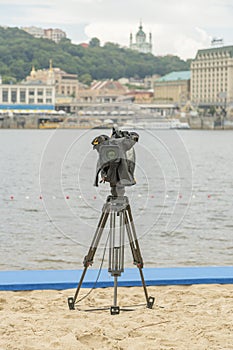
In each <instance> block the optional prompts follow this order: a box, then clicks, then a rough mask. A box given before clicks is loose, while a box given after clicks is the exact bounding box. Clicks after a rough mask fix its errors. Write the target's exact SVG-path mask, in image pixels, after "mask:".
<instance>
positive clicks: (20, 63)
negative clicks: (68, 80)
mask: <svg viewBox="0 0 233 350" xmlns="http://www.w3.org/2000/svg"><path fill="white" fill-rule="evenodd" d="M50 59H52V60H53V65H54V66H55V67H59V68H61V69H63V70H65V71H66V72H67V73H74V74H78V76H79V77H80V78H81V81H82V82H86V83H87V84H88V83H90V79H98V80H99V79H119V78H122V77H125V78H130V77H138V78H144V77H145V76H150V75H153V74H159V75H164V74H167V73H169V72H171V71H180V70H188V69H189V68H190V60H189V61H183V60H181V59H180V58H179V57H177V56H164V57H158V56H154V55H152V54H143V53H139V52H137V51H133V50H130V49H127V48H121V47H120V46H119V45H118V44H114V43H110V42H108V43H106V44H105V45H104V46H103V47H101V46H100V42H99V39H98V38H92V39H91V41H90V45H89V47H88V48H84V47H82V46H81V45H75V44H72V43H71V41H70V40H69V39H63V40H61V42H60V43H59V44H56V43H55V42H53V41H51V40H47V39H37V38H34V37H33V36H31V35H30V34H28V33H26V32H24V31H23V30H20V29H18V28H6V29H5V28H3V27H0V75H2V77H3V79H5V77H12V78H15V79H16V80H17V81H21V80H22V79H24V78H25V77H26V76H27V75H28V74H29V73H30V71H31V68H32V65H34V66H35V68H36V69H42V68H48V67H49V60H50Z"/></svg>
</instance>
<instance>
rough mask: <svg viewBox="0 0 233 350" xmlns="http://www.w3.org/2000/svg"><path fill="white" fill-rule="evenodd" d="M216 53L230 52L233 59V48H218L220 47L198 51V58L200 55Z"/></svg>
mask: <svg viewBox="0 0 233 350" xmlns="http://www.w3.org/2000/svg"><path fill="white" fill-rule="evenodd" d="M214 52H228V53H229V54H230V57H233V46H218V47H211V48H208V49H201V50H198V51H197V55H196V58H197V56H198V55H200V54H206V53H214Z"/></svg>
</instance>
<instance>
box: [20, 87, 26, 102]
mask: <svg viewBox="0 0 233 350" xmlns="http://www.w3.org/2000/svg"><path fill="white" fill-rule="evenodd" d="M19 100H20V102H22V103H24V102H26V90H25V89H20V92H19Z"/></svg>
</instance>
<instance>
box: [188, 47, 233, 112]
mask: <svg viewBox="0 0 233 350" xmlns="http://www.w3.org/2000/svg"><path fill="white" fill-rule="evenodd" d="M191 101H192V103H193V104H194V105H196V106H198V107H203V108H210V107H217V108H218V107H219V108H226V107H227V106H229V105H230V104H232V103H233V46H222V47H215V48H209V49H204V50H198V52H197V54H196V57H195V59H194V60H193V61H192V63H191Z"/></svg>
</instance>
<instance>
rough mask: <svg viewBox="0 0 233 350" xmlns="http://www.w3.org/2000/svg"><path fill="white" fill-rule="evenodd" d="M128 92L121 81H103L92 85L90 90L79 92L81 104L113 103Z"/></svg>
mask: <svg viewBox="0 0 233 350" xmlns="http://www.w3.org/2000/svg"><path fill="white" fill-rule="evenodd" d="M126 92H127V88H126V87H125V86H123V85H122V84H121V83H120V82H119V81H115V80H112V79H110V80H103V81H102V80H101V81H95V82H93V83H92V85H91V86H90V88H84V89H80V90H79V96H78V99H79V102H85V103H86V102H87V103H113V102H116V101H117V99H118V98H119V97H120V96H122V95H124V94H125V93H126Z"/></svg>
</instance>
